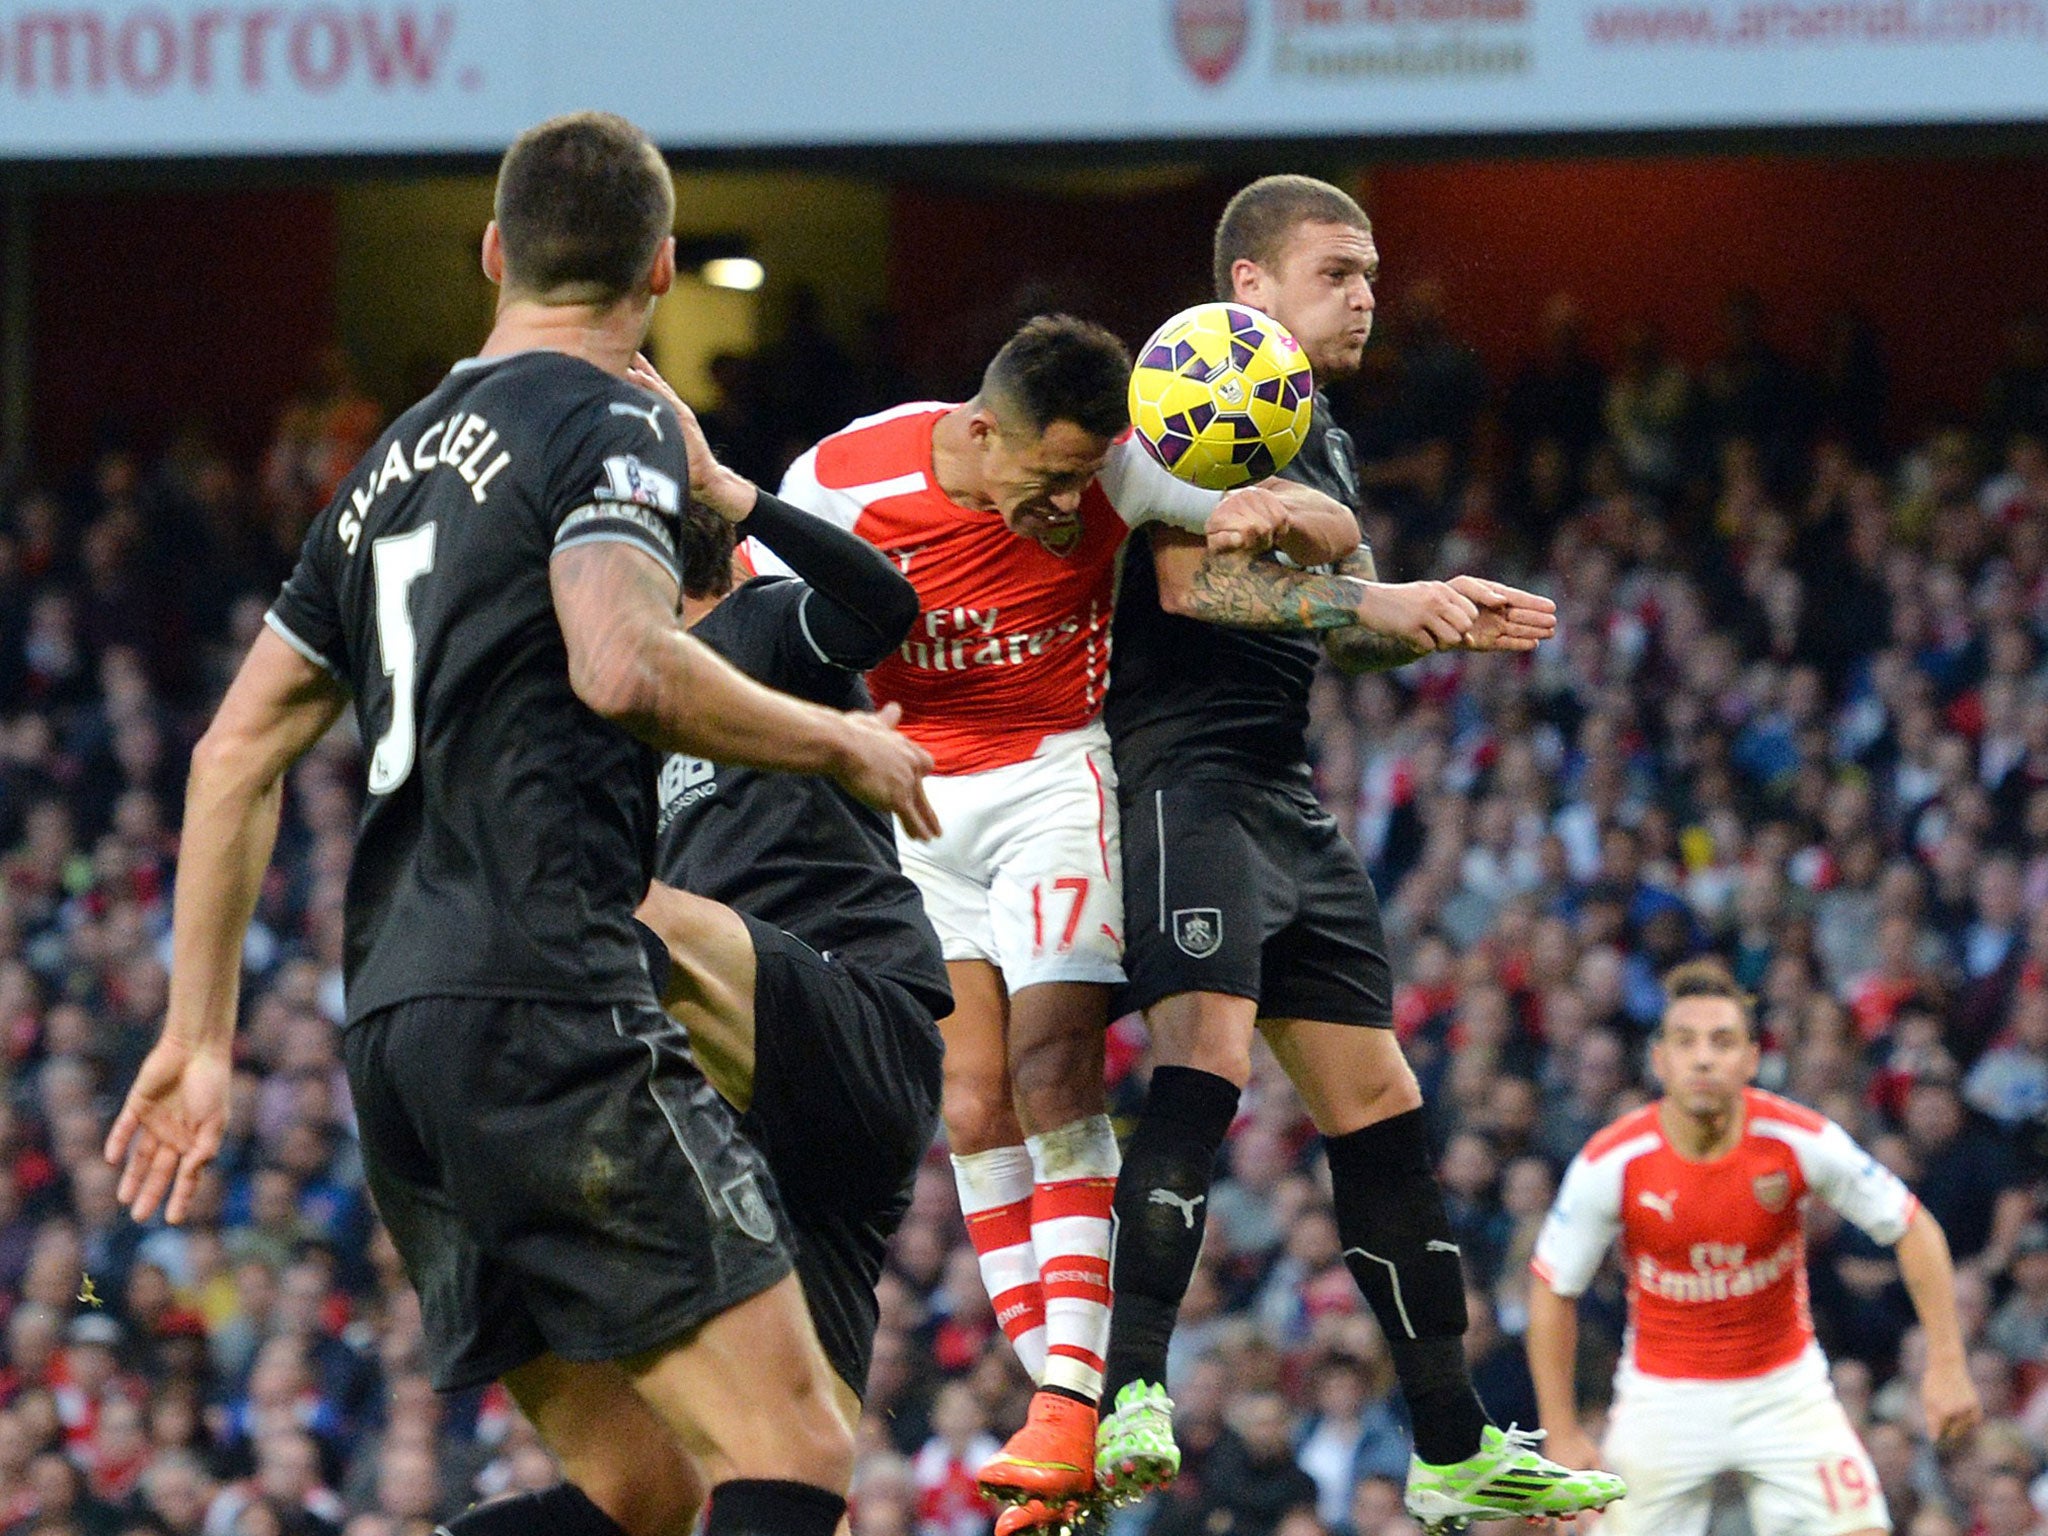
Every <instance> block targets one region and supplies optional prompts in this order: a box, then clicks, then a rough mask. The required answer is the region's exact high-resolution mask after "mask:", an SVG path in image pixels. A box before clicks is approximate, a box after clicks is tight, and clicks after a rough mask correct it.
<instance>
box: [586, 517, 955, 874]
mask: <svg viewBox="0 0 2048 1536" xmlns="http://www.w3.org/2000/svg"><path fill="white" fill-rule="evenodd" d="M548 579H549V584H550V586H551V587H552V589H553V593H554V603H555V615H556V618H557V619H558V620H559V622H560V624H561V627H562V638H563V640H564V642H565V643H566V644H567V646H568V651H569V682H570V686H572V687H573V688H574V689H575V690H576V696H577V697H578V698H580V699H581V700H583V702H584V703H585V704H587V705H589V706H590V708H591V709H593V710H594V711H596V712H597V713H598V714H600V715H602V716H604V717H605V718H606V719H607V720H610V721H612V722H613V723H614V724H617V725H619V726H621V727H623V728H624V729H626V730H628V731H631V732H632V733H633V734H634V735H635V736H637V737H639V738H640V739H641V740H642V741H644V742H646V743H648V745H650V746H652V747H655V748H656V749H658V750H660V751H663V752H686V753H689V754H690V755H691V756H693V757H705V758H710V759H712V760H713V761H714V762H723V763H738V764H742V765H744V766H746V767H750V768H772V769H780V770H783V771H786V772H791V773H820V774H826V775H829V776H830V777H832V778H834V779H837V780H838V781H839V782H840V783H841V784H843V785H845V786H846V788H847V789H848V790H849V791H851V792H852V793H853V794H854V795H856V796H857V797H859V798H860V799H861V800H864V801H866V802H867V803H868V804H869V805H872V806H874V807H875V808H876V809H878V810H884V811H893V812H894V813H895V814H896V815H898V816H900V817H901V818H902V819H903V825H904V827H905V829H906V830H907V831H908V832H909V833H910V835H911V836H912V837H917V838H930V837H933V836H935V835H936V834H937V832H938V818H937V816H936V815H935V814H934V813H933V811H932V808H931V803H930V802H929V801H928V800H927V799H926V798H925V794H924V785H923V779H924V776H925V775H926V774H927V773H929V772H931V767H932V759H931V755H930V754H929V753H928V752H926V751H925V750H924V749H923V748H922V747H920V746H918V745H917V744H916V743H915V742H913V741H911V740H910V739H909V738H908V737H905V736H902V735H899V734H898V733H897V732H896V730H895V723H896V719H897V716H896V713H895V712H894V711H892V710H884V711H883V712H882V713H880V714H875V715H867V714H849V713H842V712H840V711H838V710H831V709H824V708H821V707H820V706H818V705H816V704H809V703H806V702H804V701H803V700H801V699H793V698H791V697H790V696H789V695H787V694H783V693H777V692H776V691H775V690H774V689H772V688H764V687H763V686H762V685H761V684H759V683H757V682H755V681H754V680H753V679H751V678H749V677H748V676H747V675H746V674H745V673H743V672H741V671H740V670H739V669H738V668H736V667H734V666H732V665H730V664H729V663H727V662H726V661H724V660H723V659H722V658H720V657H719V655H718V654H717V652H715V651H713V650H712V649H711V648H710V647H709V646H706V645H703V644H701V643H700V642H698V641H695V640H692V639H691V638H690V637H689V636H688V635H686V634H684V633H683V631H682V628H681V627H680V626H679V625H678V624H677V623H676V616H675V608H676V585H675V581H674V579H673V578H672V577H670V576H669V574H668V573H667V572H666V571H665V570H663V569H662V568H661V566H660V565H658V564H657V563H656V562H655V561H654V559H653V558H652V557H651V556H649V555H646V554H643V553H642V552H641V551H640V550H639V549H637V548H636V547H634V546H632V545H630V544H626V543H622V542H619V541H612V540H607V541H603V542H592V543H586V544H576V545H571V546H569V547H568V548H565V549H562V550H560V551H558V552H557V553H556V554H555V556H554V557H553V558H552V559H551V560H550V561H549V562H548Z"/></svg>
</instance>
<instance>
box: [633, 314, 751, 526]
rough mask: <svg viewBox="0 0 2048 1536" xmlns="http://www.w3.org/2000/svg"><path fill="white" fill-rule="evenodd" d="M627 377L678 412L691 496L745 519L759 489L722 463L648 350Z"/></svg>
mask: <svg viewBox="0 0 2048 1536" xmlns="http://www.w3.org/2000/svg"><path fill="white" fill-rule="evenodd" d="M626 377H627V378H628V379H630V380H632V381H633V382H634V383H635V384H638V385H639V386H640V387H641V388H642V389H644V390H646V391H647V392H648V393H649V394H651V395H653V396H654V397H655V398H656V399H658V400H660V401H661V403H662V404H663V405H666V406H667V407H668V408H669V409H670V410H672V411H674V412H675V414H676V421H677V423H678V425H679V426H680V427H681V429H682V433H683V452H684V453H685V454H686V455H687V456H688V458H689V461H690V495H691V496H692V497H693V498H694V499H695V500H697V501H698V502H700V503H701V504H703V505H704V506H707V507H709V508H710V509H711V510H712V511H713V512H716V513H717V514H718V515H719V516H720V517H722V518H724V519H725V520H726V521H727V522H728V523H740V522H745V521H746V518H747V514H748V513H750V512H752V511H753V510H754V499H755V498H756V497H757V496H759V495H760V490H759V488H758V487H757V486H756V485H755V484H754V482H753V481H751V480H749V479H748V478H747V477H746V476H745V475H742V474H740V473H739V472H738V471H737V470H731V469H727V468H726V467H725V466H724V465H723V464H721V463H719V462H718V455H717V454H715V453H713V452H712V451H711V440H710V439H709V438H708V437H706V436H705V435H704V427H703V424H702V423H701V422H699V421H698V420H697V413H696V412H695V411H693V410H691V409H690V408H689V407H688V406H687V405H685V404H683V397H682V396H681V395H679V394H677V393H676V392H675V391H674V390H673V389H671V388H670V387H669V382H668V380H667V379H664V378H663V377H662V376H661V374H660V373H659V372H657V371H656V369H655V366H654V364H653V363H652V362H650V361H649V360H648V357H647V354H646V353H645V352H635V353H634V354H633V366H632V367H630V368H628V369H627V370H626Z"/></svg>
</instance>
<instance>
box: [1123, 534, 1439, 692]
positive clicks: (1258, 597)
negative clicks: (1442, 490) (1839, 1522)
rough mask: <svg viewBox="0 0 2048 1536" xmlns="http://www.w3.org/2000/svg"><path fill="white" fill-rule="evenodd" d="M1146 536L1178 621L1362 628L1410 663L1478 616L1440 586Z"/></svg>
mask: <svg viewBox="0 0 2048 1536" xmlns="http://www.w3.org/2000/svg"><path fill="white" fill-rule="evenodd" d="M1151 536H1152V559H1153V567H1154V569H1155V570H1156V571H1157V572H1158V576H1159V602H1160V605H1161V606H1162V607H1163V608H1165V609H1166V611H1167V612H1168V613H1175V614H1179V615H1181V616H1182V617H1183V618H1191V619H1205V620H1207V621H1208V622H1210V623H1212V624H1225V625H1229V626H1230V627H1232V628H1235V629H1260V630H1324V631H1332V630H1343V629H1347V628H1350V627H1352V626H1362V627H1364V628H1367V629H1370V630H1372V631H1373V632H1375V633H1377V634H1381V635H1384V636H1387V637H1388V638H1389V639H1391V640H1394V641H1396V642H1399V643H1400V644H1402V645H1404V646H1405V647H1407V648H1408V650H1409V651H1411V652H1412V654H1411V655H1409V656H1407V657H1406V659H1407V660H1411V661H1412V660H1413V659H1414V658H1415V656H1426V655H1428V654H1429V653H1430V652H1431V651H1438V650H1447V649H1449V648H1451V647H1452V646H1455V645H1457V644H1458V643H1459V642H1460V641H1461V640H1462V639H1463V638H1464V636H1465V634H1466V633H1467V631H1469V630H1470V628H1471V627H1472V624H1473V621H1474V619H1475V618H1476V616H1477V613H1478V610H1477V609H1476V607H1475V606H1474V605H1473V603H1472V602H1471V600H1470V599H1468V598H1466V597H1464V596H1463V595H1462V594H1460V593H1459V592H1458V591H1457V590H1456V589H1454V588H1453V587H1451V586H1450V585H1449V584H1447V583H1445V582H1441V581H1411V582H1402V583H1399V584H1392V585H1390V584H1387V583H1383V582H1372V581H1367V580H1364V579H1362V578H1361V577H1359V576H1356V575H1352V574H1347V573H1344V572H1339V573H1337V574H1335V575H1329V574H1325V573H1323V572H1320V571H1297V570H1292V569H1289V568H1288V567H1286V566H1283V565H1281V564H1280V563H1279V562H1278V561H1276V560H1273V559H1271V558H1269V557H1267V556H1264V555H1252V554H1247V553H1244V552H1242V551H1231V552H1226V553H1218V552H1217V551H1215V550H1212V549H1210V548H1208V547H1207V545H1206V544H1205V543H1204V542H1203V541H1202V539H1201V538H1200V537H1199V536H1196V535H1192V534H1187V533H1183V532H1180V531H1179V530H1176V529H1171V528H1158V527H1155V528H1153V529H1152V530H1151ZM1352 558H1353V559H1356V556H1355V555H1354V556H1353V557H1352ZM1347 564H1348V562H1347Z"/></svg>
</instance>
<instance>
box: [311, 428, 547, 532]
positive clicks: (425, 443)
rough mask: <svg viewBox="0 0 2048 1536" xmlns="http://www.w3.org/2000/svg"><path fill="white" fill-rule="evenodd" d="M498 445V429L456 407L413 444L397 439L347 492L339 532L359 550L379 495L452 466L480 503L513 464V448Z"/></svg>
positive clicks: (338, 519)
mask: <svg viewBox="0 0 2048 1536" xmlns="http://www.w3.org/2000/svg"><path fill="white" fill-rule="evenodd" d="M497 446H498V429H497V428H496V427H494V426H492V425H491V424H490V423H489V422H488V421H486V420H484V418H483V417H481V416H479V415H478V414H477V413H476V412H474V411H468V410H463V411H457V412H455V414H454V415H452V416H449V417H447V418H445V419H444V420H441V421H437V422H435V423H433V425H431V426H429V427H427V428H426V429H425V430H423V431H422V432H421V433H420V435H419V436H418V437H416V438H414V439H413V440H412V442H411V444H410V445H408V444H406V443H404V442H400V441H398V440H396V439H394V440H393V441H392V442H391V443H390V444H388V445H387V446H386V449H385V452H384V457H383V460H382V461H381V462H380V463H379V464H378V466H377V468H376V469H375V470H374V471H372V472H371V473H370V474H369V475H368V476H366V477H365V478H364V479H363V481H362V482H361V483H360V484H359V485H356V486H354V487H353V488H351V489H350V491H349V500H348V505H346V506H345V507H343V508H341V510H340V512H339V513H338V514H337V515H336V517H335V524H334V532H335V536H336V537H337V538H339V539H340V540H341V542H342V543H343V544H346V545H347V546H348V552H349V553H350V554H354V553H355V552H356V544H357V542H358V541H359V540H361V538H362V536H363V520H364V519H365V518H366V517H368V516H369V514H370V508H371V507H372V506H373V505H375V503H376V500H377V498H378V497H379V496H382V495H383V494H384V493H385V492H386V491H388V490H389V489H391V487H392V486H393V485H409V484H410V483H411V482H412V481H413V480H414V478H416V477H417V476H420V475H430V474H432V473H433V472H434V471H435V470H437V469H452V470H454V471H455V473H456V474H458V475H460V476H461V477H462V478H463V480H464V481H466V482H467V483H468V485H469V494H470V495H472V496H474V497H475V498H476V501H477V505H478V506H482V505H483V503H484V501H485V499H486V498H487V497H488V496H489V494H490V489H491V482H492V481H493V480H495V479H497V478H498V476H499V474H500V473H501V472H502V471H503V470H504V469H505V467H506V466H507V465H508V464H510V463H511V462H512V453H511V450H510V449H500V450H499V451H498V454H497V456H496V457H495V458H493V457H491V450H492V449H493V448H497Z"/></svg>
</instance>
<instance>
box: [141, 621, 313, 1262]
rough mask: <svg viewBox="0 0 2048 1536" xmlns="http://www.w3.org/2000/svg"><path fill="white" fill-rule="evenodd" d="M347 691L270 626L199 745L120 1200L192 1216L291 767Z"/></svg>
mask: <svg viewBox="0 0 2048 1536" xmlns="http://www.w3.org/2000/svg"><path fill="white" fill-rule="evenodd" d="M346 702H347V694H346V692H345V691H344V690H343V689H342V687H341V685H340V684H339V683H337V682H336V681H335V680H334V679H333V678H332V677H330V676H329V675H328V674H327V673H326V672H324V671H322V670H321V669H320V668H319V667H316V666H314V665H313V663H312V662H310V661H308V660H306V659H305V657H303V656H301V655H300V654H299V653H298V652H297V651H295V650H293V649H292V648H291V647H290V646H289V645H287V644H285V642H284V641H283V640H281V639H279V638H278V637H277V636H276V635H275V634H273V633H272V632H271V631H270V630H268V629H265V630H263V631H262V632H261V633H259V634H258V635H257V637H256V643H255V645H254V646H252V647H251V648H250V651H249V655H248V657H247V658H246V659H245V660H244V661H243V663H242V667H241V670H240V671H239V672H237V673H236V674H235V680H234V682H233V683H232V684H231V685H230V686H229V688H228V691H227V696H226V697H225V698H224V699H222V700H221V706H220V709H219V710H218V711H217V712H216V713H215V715H214V717H213V723H212V724H211V725H210V726H208V727H207V731H206V734H205V735H204V736H202V737H201V738H200V739H199V745H198V746H197V747H195V748H194V749H193V751H192V773H191V777H190V779H189V780H188V781H187V783H186V787H185V825H184V831H183V834H182V836H181V839H180V843H179V852H178V883H177V891H176V894H175V896H174V898H173V900H172V904H171V990H170V1000H169V1006H168V1007H167V1009H166V1010H165V1013H164V1028H163V1035H162V1038H160V1039H159V1040H158V1041H157V1044H156V1047H155V1049H153V1050H152V1051H151V1052H150V1053H149V1055H148V1056H147V1057H146V1058H145V1059H144V1061H143V1063H142V1069H141V1071H140V1072H139V1073H137V1075H136V1079H135V1085H134V1087H132V1088H131V1089H130V1090H129V1092H128V1098H127V1101H126V1102H125V1103H124V1104H123V1105H122V1106H121V1112H120V1114H119V1115H117V1116H116V1117H115V1119H114V1125H113V1129H112V1130H110V1131H109V1132H108V1133H107V1145H106V1157H107V1161H108V1162H110V1163H112V1164H114V1165H115V1166H116V1167H118V1168H120V1169H121V1182H120V1184H119V1186H118V1188H119V1193H120V1199H121V1203H122V1204H124V1205H126V1206H127V1207H128V1208H129V1210H130V1212H131V1213H132V1214H133V1215H134V1217H135V1219H136V1220H137V1221H144V1220H147V1219H148V1218H149V1216H150V1215H151V1214H152V1213H153V1212H154V1211H155V1210H156V1208H157V1206H158V1205H159V1204H160V1203H163V1202H164V1201H165V1197H166V1196H168V1197H169V1201H168V1204H167V1205H166V1206H165V1210H164V1214H165V1216H166V1218H167V1219H169V1220H170V1221H173V1222H176V1221H182V1220H183V1219H184V1216H185V1212H186V1209H187V1207H188V1206H190V1204H191V1201H192V1190H193V1186H194V1184H195V1182H196V1181H197V1179H198V1177H199V1173H200V1170H201V1169H203V1168H204V1167H205V1166H206V1165H207V1163H208V1162H210V1161H212V1159H213V1156H214V1154H215V1153H216V1152H218V1151H219V1150H220V1139H221V1129H222V1126H223V1124H224V1120H225V1116H226V1113H227V1093H228V1079H229V1076H230V1071H231V1069H230V1054H231V1050H232V1045H233V1041H234V1034H235V1007H236V1000H237V998H238V996H239V993H240V990H241V980H242V940H243V936H244V935H245V934H246V933H247V932H248V929H249V918H250V916H251V915H252V914H253V913H254V912H255V910H256V898H257V895H258V893H259V892H260V890H261V888H262V885H263V872H264V870H265V869H267V868H268V867H269V865H270V851H271V848H272V847H273V846H274V845H275V843H276V842H277V819H278V808H279V806H280V804H281V803H282V799H283V789H284V776H285V773H286V770H288V769H289V768H290V767H291V766H292V764H294V763H296V762H297V761H298V760H299V759H300V758H301V757H303V756H304V755H305V754H306V751H307V749H308V748H310V747H311V746H312V745H313V743H314V742H316V741H318V740H319V739H320V738H321V737H322V736H323V735H325V734H326V733H327V728H328V727H329V726H331V725H332V724H334V720H335V717H336V716H337V715H339V714H340V713H341V709H342V706H343V705H344V704H345V703H346Z"/></svg>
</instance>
